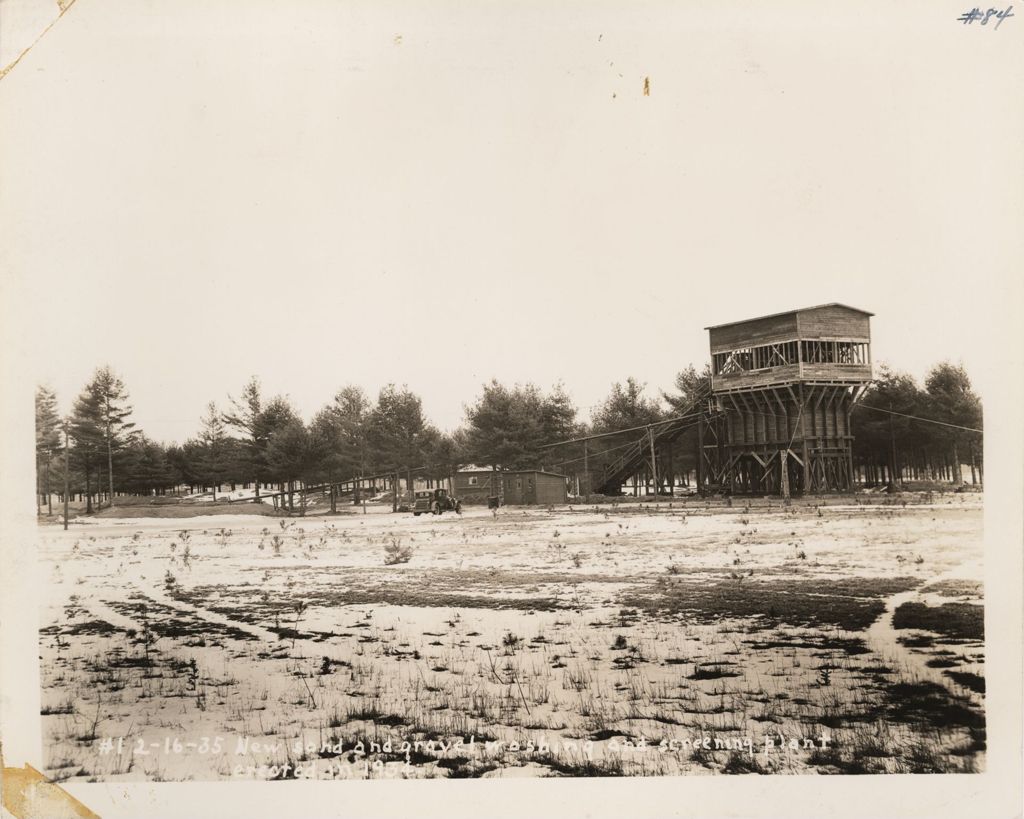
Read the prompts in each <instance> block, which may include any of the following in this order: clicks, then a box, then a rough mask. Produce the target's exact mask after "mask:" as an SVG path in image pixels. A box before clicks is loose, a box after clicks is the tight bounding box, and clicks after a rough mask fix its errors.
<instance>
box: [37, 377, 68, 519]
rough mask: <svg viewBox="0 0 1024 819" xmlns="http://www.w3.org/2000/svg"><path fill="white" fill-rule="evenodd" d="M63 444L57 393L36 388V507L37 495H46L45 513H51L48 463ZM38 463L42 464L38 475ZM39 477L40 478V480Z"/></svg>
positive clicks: (41, 387) (47, 389) (43, 388)
mask: <svg viewBox="0 0 1024 819" xmlns="http://www.w3.org/2000/svg"><path fill="white" fill-rule="evenodd" d="M62 446H63V441H62V438H61V421H60V417H59V416H58V414H57V395H56V393H54V391H53V390H51V389H49V388H47V387H43V386H40V387H37V388H36V473H37V474H36V488H37V490H38V491H37V492H36V497H37V501H36V509H37V511H38V510H39V509H40V503H39V500H38V498H39V496H41V495H46V507H47V514H50V515H52V514H53V500H52V498H51V497H50V464H51V462H52V460H53V455H54V453H55V452H57V451H59V450H60V449H61V448H62ZM40 463H42V464H43V470H42V475H39V466H40ZM40 478H41V479H42V480H41V481H40Z"/></svg>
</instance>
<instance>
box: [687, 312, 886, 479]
mask: <svg viewBox="0 0 1024 819" xmlns="http://www.w3.org/2000/svg"><path fill="white" fill-rule="evenodd" d="M872 315H873V314H872V313H868V312H867V311H865V310H858V309H857V308H855V307H848V306H846V305H844V304H824V305H820V306H818V307H807V308H804V309H800V310H792V311H790V312H787V313H776V314H773V315H769V316H761V317H760V318H753V319H748V320H747V321H737V322H732V323H730V324H719V325H716V326H714V327H707V328H705V329H707V330H708V332H709V334H710V342H711V373H712V374H711V395H712V402H713V404H714V406H715V408H716V409H717V410H718V413H719V414H718V418H717V421H716V424H717V433H718V434H716V435H715V436H714V438H715V440H714V441H713V442H711V443H709V442H708V441H707V440H706V439H705V440H704V441H702V443H701V447H702V449H703V451H704V456H705V458H706V459H707V460H706V464H707V465H708V466H709V467H710V472H711V475H713V476H714V480H715V482H716V483H718V484H719V485H720V486H721V487H722V488H723V489H727V490H728V491H732V492H738V493H765V494H781V495H782V496H783V497H789V494H790V492H791V491H794V492H842V491H849V490H850V489H851V488H852V485H853V455H852V441H853V436H852V434H851V431H850V411H851V410H852V408H853V405H854V404H855V403H856V402H857V400H858V399H859V398H860V396H861V394H862V393H863V391H864V389H865V388H866V387H867V384H868V382H869V381H870V380H871V329H870V323H869V322H870V318H871V316H872ZM702 437H703V436H702ZM709 477H710V476H709Z"/></svg>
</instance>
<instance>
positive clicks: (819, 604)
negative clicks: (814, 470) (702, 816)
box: [40, 494, 985, 781]
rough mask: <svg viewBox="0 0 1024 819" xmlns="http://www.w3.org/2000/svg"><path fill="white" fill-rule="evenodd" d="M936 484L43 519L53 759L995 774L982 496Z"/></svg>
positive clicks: (104, 777) (508, 772) (92, 774)
mask: <svg viewBox="0 0 1024 819" xmlns="http://www.w3.org/2000/svg"><path fill="white" fill-rule="evenodd" d="M923 500H924V498H923V497H918V498H910V499H909V502H908V503H906V505H904V503H903V502H902V501H901V500H899V499H888V498H875V499H874V500H873V501H871V502H869V501H866V500H863V499H861V500H860V501H859V502H858V500H856V499H853V500H851V499H845V500H843V499H830V500H829V501H828V502H827V504H826V503H825V502H823V501H822V502H819V504H818V505H816V504H815V502H813V501H810V502H794V504H793V506H791V507H783V506H781V505H780V504H779V503H778V501H776V502H775V503H774V505H773V506H772V507H769V506H768V505H767V504H766V503H765V502H763V501H762V502H759V503H758V504H757V505H751V506H750V507H749V508H746V507H744V506H743V505H742V504H743V501H736V503H735V505H734V506H732V507H728V508H727V507H724V506H722V505H721V503H707V502H705V501H703V500H700V499H697V498H688V499H685V500H676V501H674V502H672V503H669V502H663V503H660V504H658V505H656V506H651V505H643V506H640V505H638V504H633V505H622V506H617V507H611V506H601V507H581V506H575V507H558V508H554V509H543V508H504V509H501V510H499V511H498V512H497V513H496V514H495V513H492V512H491V511H488V510H484V509H470V510H467V511H466V513H465V514H464V515H462V516H461V517H460V516H455V515H444V516H442V517H434V516H423V517H413V516H412V515H411V514H404V515H403V514H399V515H394V514H390V513H389V512H387V511H386V510H375V513H374V514H363V513H362V512H361V511H353V512H350V513H349V514H343V515H338V516H331V517H326V518H325V517H305V518H291V519H287V520H285V519H278V518H266V517H252V516H248V515H236V516H215V517H203V518H196V519H186V520H181V519H177V520H168V519H126V520H117V519H113V518H106V519H102V520H96V521H95V522H90V523H88V524H86V525H82V526H77V527H75V528H73V529H72V530H71V531H68V532H64V531H62V530H61V529H58V528H56V527H42V528H41V529H40V538H41V541H42V547H41V554H42V556H43V560H45V561H46V563H47V573H48V576H49V583H48V584H47V586H46V588H45V595H46V600H45V605H44V610H43V612H42V618H41V621H42V625H43V628H42V630H41V633H40V654H41V657H42V660H41V670H42V684H43V692H42V693H43V715H44V716H43V727H44V743H45V745H46V747H47V751H48V763H47V773H48V774H49V775H50V776H52V777H54V778H57V779H69V778H76V779H82V780H97V781H116V780H152V781H179V780H185V779H195V780H212V779H247V778H261V779H263V778H292V777H311V778H312V777H315V778H321V779H322V778H366V777H387V776H402V777H467V776H551V775H572V776H586V775H659V774H679V773H694V774H698V773H721V772H725V773H748V772H761V773H804V772H807V773H853V772H856V773H863V772H879V773H881V772H931V771H943V772H956V771H974V770H980V769H982V768H983V767H984V748H985V726H984V707H983V700H984V694H983V692H984V639H983V634H982V632H981V628H982V626H981V623H982V620H981V613H982V607H981V604H982V601H983V590H982V585H981V579H982V564H981V557H982V538H981V525H982V514H981V512H982V510H981V497H980V495H973V496H972V495H953V494H950V495H938V496H935V497H934V498H929V500H930V501H931V502H927V503H925V502H922V501H923ZM406 548H411V550H412V554H411V558H410V559H409V561H408V562H405V563H395V564H390V565H389V564H387V563H386V558H387V555H388V550H390V551H391V552H398V551H401V550H403V549H406Z"/></svg>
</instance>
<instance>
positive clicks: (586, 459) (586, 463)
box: [583, 441, 590, 502]
mask: <svg viewBox="0 0 1024 819" xmlns="http://www.w3.org/2000/svg"><path fill="white" fill-rule="evenodd" d="M583 481H584V486H585V487H586V489H584V492H585V493H586V499H587V501H588V502H589V501H590V448H589V447H588V446H587V442H586V441H584V442H583Z"/></svg>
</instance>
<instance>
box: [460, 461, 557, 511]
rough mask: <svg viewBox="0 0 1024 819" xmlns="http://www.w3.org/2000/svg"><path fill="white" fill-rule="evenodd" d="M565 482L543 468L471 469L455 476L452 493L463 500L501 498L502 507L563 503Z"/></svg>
mask: <svg viewBox="0 0 1024 819" xmlns="http://www.w3.org/2000/svg"><path fill="white" fill-rule="evenodd" d="M567 480H568V479H567V478H566V476H565V475H560V474H558V473H557V472H547V471H545V470H543V469H522V470H514V471H508V472H493V471H492V470H490V469H486V468H482V467H470V468H466V469H461V470H459V471H458V472H456V473H455V476H454V479H453V481H452V484H453V490H452V491H453V492H454V494H455V496H456V497H457V498H463V499H465V500H483V499H485V498H490V497H500V498H501V502H502V503H503V504H511V505H513V506H530V505H534V504H555V503H566V502H567V501H568V499H569V496H568V489H567Z"/></svg>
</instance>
